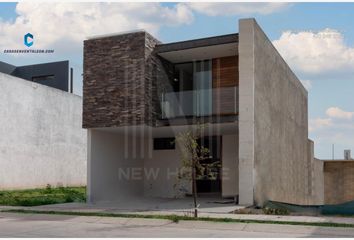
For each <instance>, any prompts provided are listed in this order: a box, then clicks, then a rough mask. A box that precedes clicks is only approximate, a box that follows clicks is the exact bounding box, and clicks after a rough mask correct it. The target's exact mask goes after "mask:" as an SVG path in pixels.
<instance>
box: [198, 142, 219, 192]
mask: <svg viewBox="0 0 354 240" xmlns="http://www.w3.org/2000/svg"><path fill="white" fill-rule="evenodd" d="M198 143H199V144H201V146H204V147H205V148H208V149H209V158H208V159H205V160H203V161H202V162H201V165H202V168H203V169H202V170H201V171H200V172H198V175H197V176H198V177H197V192H198V193H221V137H216V136H210V137H204V138H201V139H199V140H198Z"/></svg>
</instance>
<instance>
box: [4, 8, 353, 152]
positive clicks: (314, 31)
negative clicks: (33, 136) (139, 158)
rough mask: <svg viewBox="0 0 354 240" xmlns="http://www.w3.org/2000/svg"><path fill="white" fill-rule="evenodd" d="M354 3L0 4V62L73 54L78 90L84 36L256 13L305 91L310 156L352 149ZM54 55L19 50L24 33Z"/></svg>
mask: <svg viewBox="0 0 354 240" xmlns="http://www.w3.org/2000/svg"><path fill="white" fill-rule="evenodd" d="M353 12H354V3H198V2H194V3H185V2H184V3H48V2H47V3H34V2H20V3H0V50H1V52H0V61H5V62H8V63H11V64H14V65H26V64H34V63H42V62H48V61H60V60H70V65H71V66H72V67H73V68H74V93H76V94H78V95H82V76H81V74H82V54H83V53H82V46H83V40H84V39H87V37H90V36H95V35H102V34H109V33H117V32H122V31H129V30H134V29H145V30H147V31H148V32H150V33H152V34H153V35H154V36H155V37H156V38H158V39H159V40H161V41H162V42H166V43H167V42H174V41H181V40H188V39H194V38H202V37H208V36H215V35H222V34H229V33H235V32H238V20H239V19H240V18H248V17H254V18H255V19H256V20H257V22H258V24H259V25H260V26H261V27H262V29H263V30H264V32H265V33H266V34H267V36H268V37H269V39H270V40H271V41H272V42H273V44H274V46H275V47H276V48H277V49H278V51H279V52H280V54H281V55H282V56H283V58H284V59H285V60H286V62H287V63H288V64H289V66H290V67H291V69H292V70H293V71H294V72H295V73H296V75H297V76H298V78H299V79H300V80H301V81H302V83H303V85H304V86H305V87H306V88H307V90H308V95H309V99H308V101H309V138H310V139H312V140H314V142H315V156H316V157H317V158H320V159H331V158H332V144H334V146H335V158H343V150H344V149H351V150H352V152H353V154H352V155H354V94H353V90H354V14H353ZM27 32H30V33H32V34H33V35H34V37H35V42H34V46H35V47H36V48H40V49H54V50H55V52H54V53H53V54H22V55H21V54H5V53H4V52H3V50H4V49H17V48H20V49H23V35H24V34H26V33H27Z"/></svg>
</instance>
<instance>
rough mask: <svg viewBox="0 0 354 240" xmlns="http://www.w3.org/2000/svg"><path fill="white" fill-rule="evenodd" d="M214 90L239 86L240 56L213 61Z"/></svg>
mask: <svg viewBox="0 0 354 240" xmlns="http://www.w3.org/2000/svg"><path fill="white" fill-rule="evenodd" d="M212 74H213V88H220V87H235V86H238V56H231V57H223V58H215V59H213V67H212Z"/></svg>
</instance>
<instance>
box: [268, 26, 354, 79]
mask: <svg viewBox="0 0 354 240" xmlns="http://www.w3.org/2000/svg"><path fill="white" fill-rule="evenodd" d="M273 44H274V46H275V47H276V48H277V49H278V51H279V52H280V53H281V55H282V56H283V57H284V58H285V60H286V61H287V62H288V64H289V65H290V66H291V67H293V68H294V69H295V70H296V71H299V72H301V73H305V74H326V73H332V74H339V75H340V74H348V73H354V48H353V47H350V46H348V45H347V44H346V43H345V41H344V36H343V34H342V33H341V32H339V31H338V30H335V29H329V28H326V29H323V30H321V31H318V32H310V31H307V32H306V31H302V32H293V31H286V32H283V33H282V35H281V36H280V38H279V39H278V40H275V41H273Z"/></svg>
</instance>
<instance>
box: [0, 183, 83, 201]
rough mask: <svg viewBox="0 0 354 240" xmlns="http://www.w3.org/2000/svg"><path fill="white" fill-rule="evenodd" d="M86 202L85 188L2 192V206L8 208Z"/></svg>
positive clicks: (0, 196) (0, 193)
mask: <svg viewBox="0 0 354 240" xmlns="http://www.w3.org/2000/svg"><path fill="white" fill-rule="evenodd" d="M85 200H86V188H85V187H58V188H52V187H51V186H49V185H48V186H47V188H43V189H28V190H12V191H0V205H6V206H39V205H47V204H56V203H69V202H85Z"/></svg>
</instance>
